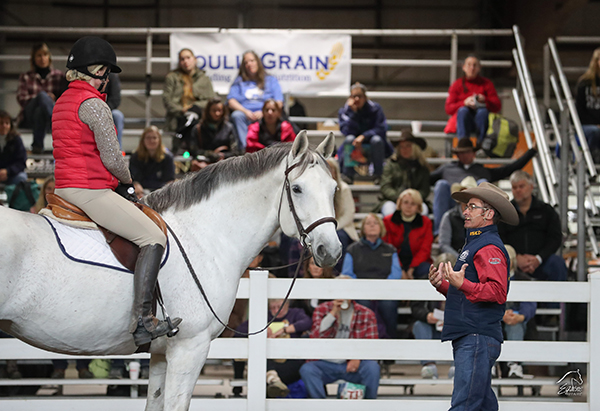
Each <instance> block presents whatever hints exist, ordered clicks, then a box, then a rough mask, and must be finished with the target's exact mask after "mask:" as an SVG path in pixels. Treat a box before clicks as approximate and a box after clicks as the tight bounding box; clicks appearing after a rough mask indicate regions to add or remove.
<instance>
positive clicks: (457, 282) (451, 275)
mask: <svg viewBox="0 0 600 411" xmlns="http://www.w3.org/2000/svg"><path fill="white" fill-rule="evenodd" d="M468 266H469V264H463V265H462V267H461V268H460V271H454V270H453V269H452V264H451V263H449V262H448V263H446V267H445V276H446V280H447V281H448V282H449V283H450V285H451V286H453V287H455V288H457V289H458V288H460V287H462V285H463V282H464V281H465V270H466V269H467V267H468Z"/></svg>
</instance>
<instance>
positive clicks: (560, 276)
mask: <svg viewBox="0 0 600 411" xmlns="http://www.w3.org/2000/svg"><path fill="white" fill-rule="evenodd" d="M567 274H568V272H567V266H566V265H565V260H563V258H562V257H560V256H558V255H556V254H552V255H550V257H548V258H546V261H544V262H543V263H542V264H541V265H540V266H539V267H538V268H537V269H536V270H535V271H534V272H533V274H531V276H532V277H533V278H537V279H538V280H543V281H566V280H567Z"/></svg>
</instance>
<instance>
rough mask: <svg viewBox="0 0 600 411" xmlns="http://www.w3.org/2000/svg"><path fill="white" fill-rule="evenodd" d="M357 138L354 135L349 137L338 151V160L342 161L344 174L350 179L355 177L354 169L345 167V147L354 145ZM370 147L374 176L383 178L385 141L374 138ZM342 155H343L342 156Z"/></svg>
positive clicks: (370, 141)
mask: <svg viewBox="0 0 600 411" xmlns="http://www.w3.org/2000/svg"><path fill="white" fill-rule="evenodd" d="M355 138H356V137H355V136H353V135H347V136H346V139H345V140H344V143H343V144H342V145H341V147H340V148H339V149H338V158H339V159H340V165H341V166H342V172H343V173H344V174H345V175H347V176H348V177H350V178H353V177H354V174H355V171H354V167H345V166H344V161H343V158H344V146H346V145H348V144H352V142H353V141H354V139H355ZM365 144H369V146H370V152H369V162H370V163H373V174H374V175H375V176H379V177H381V175H382V174H383V162H384V160H385V140H384V139H383V138H381V137H379V136H372V137H371V140H369V142H368V143H365ZM340 153H341V154H340Z"/></svg>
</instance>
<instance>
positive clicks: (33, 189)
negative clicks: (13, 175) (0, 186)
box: [4, 181, 40, 211]
mask: <svg viewBox="0 0 600 411" xmlns="http://www.w3.org/2000/svg"><path fill="white" fill-rule="evenodd" d="M4 191H5V192H6V197H7V203H8V206H9V207H10V208H14V209H16V210H21V211H29V209H30V208H31V207H32V206H33V205H34V204H35V203H36V201H37V199H38V197H39V195H40V187H39V186H38V184H37V183H36V182H35V181H31V182H29V181H21V182H20V183H19V184H11V185H8V186H6V187H4Z"/></svg>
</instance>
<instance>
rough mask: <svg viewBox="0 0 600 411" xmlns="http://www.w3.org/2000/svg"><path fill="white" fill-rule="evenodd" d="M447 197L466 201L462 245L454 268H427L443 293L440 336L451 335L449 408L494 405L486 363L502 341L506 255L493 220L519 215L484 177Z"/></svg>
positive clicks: (488, 407)
mask: <svg viewBox="0 0 600 411" xmlns="http://www.w3.org/2000/svg"><path fill="white" fill-rule="evenodd" d="M452 198H454V199H455V200H457V201H460V202H463V203H465V204H467V208H466V209H465V211H464V216H465V228H466V229H467V239H466V242H465V246H464V247H463V249H462V252H461V254H460V256H459V257H458V260H457V261H456V264H455V265H454V268H453V267H452V265H451V264H450V263H440V264H439V266H438V267H434V266H431V268H430V269H429V281H430V282H431V284H432V285H433V286H434V287H435V288H436V289H437V290H438V291H439V292H440V293H441V294H444V295H445V296H446V308H445V311H444V328H443V330H442V341H448V340H450V341H452V348H453V352H454V365H455V373H454V390H453V392H452V404H451V407H450V410H465V411H475V410H486V411H490V410H497V409H498V400H497V399H496V395H495V394H494V391H492V386H491V381H492V376H491V369H492V366H493V365H494V363H495V362H496V359H497V358H498V356H499V355H500V345H501V344H502V342H503V336H502V318H503V316H504V313H505V306H506V294H507V293H508V282H509V267H510V258H509V256H508V252H507V251H506V248H505V247H504V244H503V243H502V240H501V239H500V236H499V235H498V228H497V227H496V224H497V223H498V222H499V221H504V222H506V223H507V224H511V225H516V224H518V223H519V216H518V215H517V210H515V207H514V206H513V205H512V204H511V202H510V201H509V200H508V195H507V194H506V193H505V192H503V191H502V190H500V189H499V188H497V187H496V186H494V185H492V184H490V183H487V182H483V183H481V184H479V185H478V186H477V187H475V188H468V189H466V190H463V191H459V192H456V193H454V194H453V195H452Z"/></svg>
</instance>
